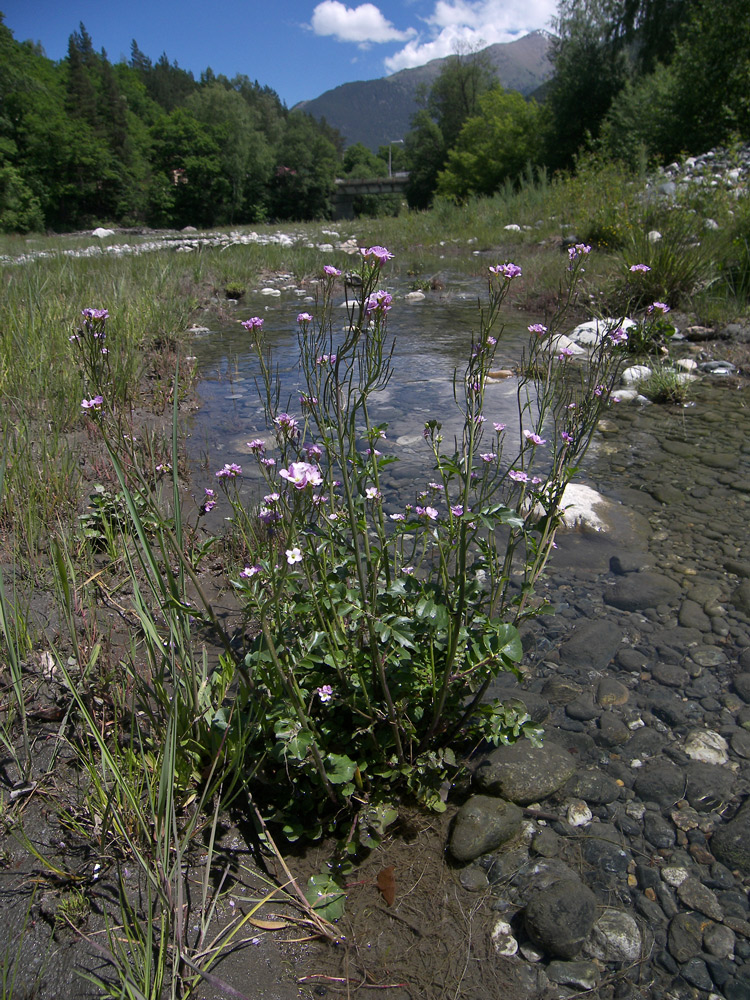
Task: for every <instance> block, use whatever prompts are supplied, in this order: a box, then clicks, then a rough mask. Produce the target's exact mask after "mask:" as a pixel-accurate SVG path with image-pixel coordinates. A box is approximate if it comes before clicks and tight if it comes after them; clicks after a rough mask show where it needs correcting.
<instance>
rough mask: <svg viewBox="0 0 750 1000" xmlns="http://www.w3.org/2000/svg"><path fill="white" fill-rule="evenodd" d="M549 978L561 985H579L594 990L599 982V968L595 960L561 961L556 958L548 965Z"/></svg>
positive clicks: (584, 988)
mask: <svg viewBox="0 0 750 1000" xmlns="http://www.w3.org/2000/svg"><path fill="white" fill-rule="evenodd" d="M547 979H549V981H550V982H551V983H559V984H560V985H561V986H577V987H578V988H579V989H583V990H593V989H594V987H595V986H596V984H597V983H598V982H599V970H598V968H597V967H596V965H594V963H593V962H561V961H559V960H555V961H554V962H550V963H549V965H548V966H547Z"/></svg>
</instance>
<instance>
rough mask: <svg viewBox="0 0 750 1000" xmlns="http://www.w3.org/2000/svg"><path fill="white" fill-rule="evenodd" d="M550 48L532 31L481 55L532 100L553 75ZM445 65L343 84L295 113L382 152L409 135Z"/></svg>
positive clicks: (302, 104) (510, 86) (547, 41)
mask: <svg viewBox="0 0 750 1000" xmlns="http://www.w3.org/2000/svg"><path fill="white" fill-rule="evenodd" d="M549 48H550V36H549V35H548V34H547V33H546V32H544V31H532V32H531V34H529V35H524V36H523V38H518V39H516V41H514V42H499V43H498V44H496V45H489V46H488V47H487V48H486V49H483V50H482V51H483V52H484V53H485V54H486V55H487V56H489V59H490V62H491V63H492V65H493V66H494V67H495V71H496V73H497V76H498V79H499V80H500V83H501V84H502V85H503V87H505V88H506V89H507V90H518V91H519V92H520V93H522V94H523V95H524V97H527V96H529V95H530V94H532V93H533V92H534V91H535V90H536V89H537V88H538V87H540V86H541V85H542V84H543V83H544V82H545V81H546V80H548V79H549V78H550V77H551V76H552V63H551V62H550V60H549ZM446 61H447V60H446V59H433V60H431V61H430V62H428V63H426V64H425V65H424V66H417V67H415V68H414V69H402V70H401V71H400V72H399V73H394V74H393V76H384V77H381V78H380V79H378V80H360V81H358V82H356V83H344V84H342V85H341V86H340V87H335V88H334V89H333V90H327V91H326V92H325V93H324V94H321V95H320V97H316V98H314V99H313V100H312V101H301V102H300V103H299V104H297V105H296V109H297V110H300V111H306V112H307V113H308V114H310V115H312V116H313V117H314V118H318V119H321V118H325V120H326V121H327V122H328V124H329V125H333V126H334V128H337V129H338V130H339V132H341V134H342V135H343V137H344V141H345V143H346V145H347V146H353V145H354V143H356V142H361V143H362V144H363V145H365V146H368V147H369V148H370V149H372V150H373V152H377V150H378V148H379V147H380V146H384V145H386V144H387V143H388V142H390V141H391V140H393V139H401V138H403V136H404V135H406V133H407V132H408V131H409V128H410V127H411V126H410V123H411V117H412V115H413V114H414V112H415V111H416V110H417V103H416V94H417V88H418V87H420V86H421V85H422V84H424V85H425V86H426V87H427V88H428V89H429V87H430V86H431V84H432V82H433V81H434V80H435V78H436V77H437V76H438V74H439V73H440V70H441V69H442V67H443V66H444V65H445V63H446Z"/></svg>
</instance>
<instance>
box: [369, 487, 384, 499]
mask: <svg viewBox="0 0 750 1000" xmlns="http://www.w3.org/2000/svg"><path fill="white" fill-rule="evenodd" d="M365 497H366V499H368V500H382V499H383V494H382V493H381V492H380V490H379V489H378V488H377V486H368V487H367V489H366V490H365Z"/></svg>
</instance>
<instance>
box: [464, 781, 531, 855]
mask: <svg viewBox="0 0 750 1000" xmlns="http://www.w3.org/2000/svg"><path fill="white" fill-rule="evenodd" d="M522 820H523V812H522V810H521V809H519V808H518V806H516V805H513V803H512V802H505V801H504V800H503V799H499V798H493V797H491V796H489V795H472V797H471V798H470V799H468V800H467V801H466V802H465V803H464V804H463V805H462V806H461V808H460V809H459V810H458V813H457V814H456V818H455V820H454V823H453V831H452V833H451V839H450V845H449V851H450V853H451V854H452V855H453V857H454V858H455V859H456V861H473V860H474V858H478V857H479V855H480V854H486V853H487V852H488V851H494V850H495V849H496V848H498V847H499V846H500V845H501V844H504V843H506V842H507V841H509V840H511V839H512V838H513V837H515V836H516V835H517V834H518V833H519V832H520V829H521V822H522Z"/></svg>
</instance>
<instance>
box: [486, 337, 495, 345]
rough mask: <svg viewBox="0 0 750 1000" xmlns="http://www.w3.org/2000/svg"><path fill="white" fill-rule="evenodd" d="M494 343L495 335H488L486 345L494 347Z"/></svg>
mask: <svg viewBox="0 0 750 1000" xmlns="http://www.w3.org/2000/svg"><path fill="white" fill-rule="evenodd" d="M496 344H497V337H488V338H487V346H488V347H494V346H495V345H496Z"/></svg>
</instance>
